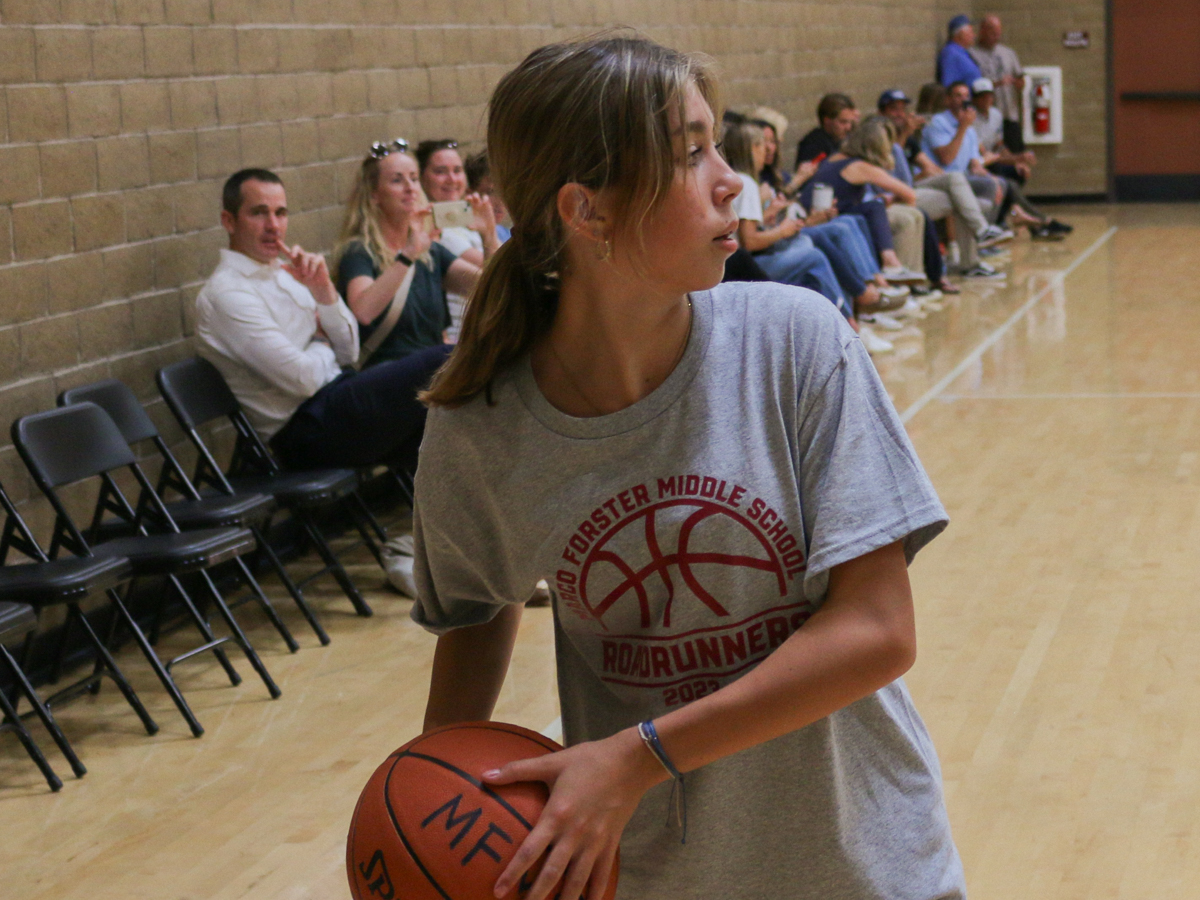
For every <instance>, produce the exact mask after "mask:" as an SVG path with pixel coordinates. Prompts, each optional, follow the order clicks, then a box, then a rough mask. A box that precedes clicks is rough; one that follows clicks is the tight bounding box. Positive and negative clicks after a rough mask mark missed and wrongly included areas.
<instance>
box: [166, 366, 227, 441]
mask: <svg viewBox="0 0 1200 900" xmlns="http://www.w3.org/2000/svg"><path fill="white" fill-rule="evenodd" d="M157 380H158V389H159V391H161V392H162V395H163V398H164V399H165V400H166V401H167V405H168V406H170V407H171V412H173V413H174V414H175V418H177V419H178V420H179V424H180V425H182V426H183V428H184V430H185V431H190V430H194V429H196V428H199V427H200V426H201V425H204V424H206V423H208V422H211V421H212V420H213V419H219V418H221V417H222V416H234V415H237V413H238V412H239V411H240V410H241V405H240V404H239V403H238V401H237V397H235V396H233V391H231V390H230V389H229V385H228V384H226V383H225V378H224V376H222V375H221V373H220V372H218V371H217V367H216V366H214V365H213V364H212V363H210V362H209V361H208V360H207V359H201V358H200V357H199V356H193V357H192V358H191V359H183V360H180V361H179V362H177V363H171V365H169V366H164V367H163V368H161V369H159V370H158V376H157Z"/></svg>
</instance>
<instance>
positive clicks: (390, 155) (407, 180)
mask: <svg viewBox="0 0 1200 900" xmlns="http://www.w3.org/2000/svg"><path fill="white" fill-rule="evenodd" d="M476 207H477V215H479V216H480V218H481V221H482V223H483V224H481V227H482V228H486V227H487V223H490V221H491V207H490V206H488V204H486V203H485V202H484V201H482V200H479V199H478V198H476ZM428 214H429V205H428V203H427V202H426V200H425V195H424V194H423V193H422V191H421V185H420V182H419V180H418V177H417V163H416V160H414V159H413V158H412V156H411V155H410V154H409V152H408V143H407V142H406V141H402V140H396V141H393V142H392V143H390V144H380V143H377V144H375V145H374V146H373V147H372V148H371V151H370V152H369V153H368V154H367V155H366V157H365V158H364V159H363V161H362V164H361V165H360V166H359V167H358V178H357V179H356V180H355V183H354V187H353V188H352V189H351V192H350V198H349V200H347V202H346V217H345V221H344V223H343V225H342V236H341V241H340V242H339V243H338V246H337V249H336V250H335V251H334V261H335V262H334V271H335V273H336V279H335V284H336V285H337V288H338V290H339V291H340V292H341V293H342V294H343V296H345V298H346V303H347V304H348V305H349V307H350V310H351V312H353V313H354V316H355V318H356V319H357V320H358V322H359V325H360V328H361V330H362V334H363V342H364V356H365V357H366V358H365V359H364V360H362V363H363V365H365V366H372V365H375V364H378V363H381V362H383V361H385V360H394V359H405V358H407V357H409V356H411V355H413V354H419V353H427V354H429V353H433V354H434V355H437V353H440V354H441V355H443V356H444V355H445V348H444V347H443V344H444V343H446V342H445V331H446V329H447V328H449V327H450V311H449V307H448V305H447V303H446V290H453V291H458V292H460V293H463V294H467V293H470V291H471V289H472V288H473V287H474V286H475V282H476V281H478V280H479V267H478V266H476V265H473V264H472V263H469V262H467V261H466V260H465V259H461V258H456V257H455V256H454V254H452V253H451V252H450V251H449V250H447V249H446V248H445V247H443V246H442V245H441V244H437V243H434V242H433V235H432V234H430V233H429V232H428V231H427V230H426V219H427V217H428Z"/></svg>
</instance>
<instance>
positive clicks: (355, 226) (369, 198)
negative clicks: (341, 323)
mask: <svg viewBox="0 0 1200 900" xmlns="http://www.w3.org/2000/svg"><path fill="white" fill-rule="evenodd" d="M395 153H403V154H404V155H405V156H410V154H409V153H408V151H407V150H393V151H392V152H391V153H389V154H388V156H391V155H392V154H395ZM410 158H411V156H410ZM385 159H387V156H382V157H379V158H378V159H377V158H375V157H374V156H370V155H368V156H367V158H366V159H364V160H363V161H362V165H361V166H359V167H358V177H357V178H355V179H354V187H352V188H351V189H350V198H349V199H348V200H347V201H346V217H345V218H344V219H343V220H342V233H341V236H340V237H339V238H338V244H337V247H335V248H334V251H333V265H332V266H331V267H330V268H331V269H332V270H333V271H334V272H336V271H337V267H338V265H339V264H340V263H341V261H342V257H343V256H344V255H345V253H346V250H347V249H348V248H349V246H350V245H351V244H353V243H355V242H358V243H360V244H362V245H363V246H364V247H366V248H367V252H368V253H370V254H371V259H372V260H374V262H375V265H376V267H377V268H379V269H385V268H387V265H388V263H390V262H391V261H392V255H393V254H392V251H391V248H389V247H388V245H387V241H385V240H384V238H383V230H382V229H381V228H380V227H379V207H378V206H377V205H376V204H375V199H374V198H375V190H376V189H377V188H378V187H379V169H380V165H381V164H382V162H383V160H385ZM417 190H418V191H419V192H420V195H421V196H420V205H421V206H425V205H426V200H425V192H424V191H422V190H421V187H420V185H418V186H417ZM421 261H422V262H424V263H425V264H426V265H429V254H428V253H426V254H424V255H423V256H422V257H421Z"/></svg>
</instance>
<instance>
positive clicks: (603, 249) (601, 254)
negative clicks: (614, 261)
mask: <svg viewBox="0 0 1200 900" xmlns="http://www.w3.org/2000/svg"><path fill="white" fill-rule="evenodd" d="M611 258H612V241H611V240H609V238H608V235H605V236H604V240H603V242H602V243H600V244H597V245H596V259H598V260H600V262H606V261H608V260H609V259H611Z"/></svg>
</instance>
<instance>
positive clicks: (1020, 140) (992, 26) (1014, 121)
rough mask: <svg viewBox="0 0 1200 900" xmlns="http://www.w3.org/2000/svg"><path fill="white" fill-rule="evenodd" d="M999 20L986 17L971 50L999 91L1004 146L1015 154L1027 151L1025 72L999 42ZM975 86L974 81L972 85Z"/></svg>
mask: <svg viewBox="0 0 1200 900" xmlns="http://www.w3.org/2000/svg"><path fill="white" fill-rule="evenodd" d="M1000 34H1001V26H1000V17H999V16H996V15H988V16H984V17H983V20H982V21H981V22H980V23H979V40H978V42H977V43H976V45H975V46H974V47H971V48H970V53H971V58H972V59H974V60H975V62H976V64H977V65H978V66H979V71H980V72H981V73H982V74H983V76H984V77H985V78H990V79H991V80H992V84H993V85H994V86H995V89H996V109H998V110H1000V115H1002V116H1003V117H1004V146H1005V147H1007V148H1008V149H1009V150H1011V151H1013V152H1014V153H1021V152H1022V151H1024V149H1025V139H1024V137H1023V135H1022V134H1021V95H1022V92H1023V91H1024V90H1025V72H1024V70H1023V69H1022V68H1021V61H1020V60H1019V59H1017V53H1016V51H1015V50H1013V48H1012V47H1007V46H1005V45H1004V44H1002V43H1000ZM971 83H972V84H973V83H974V82H971Z"/></svg>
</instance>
